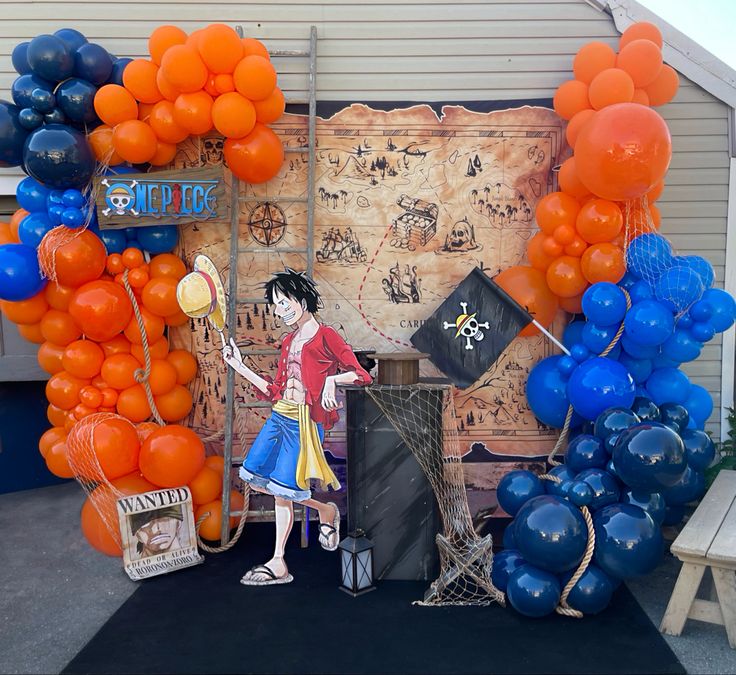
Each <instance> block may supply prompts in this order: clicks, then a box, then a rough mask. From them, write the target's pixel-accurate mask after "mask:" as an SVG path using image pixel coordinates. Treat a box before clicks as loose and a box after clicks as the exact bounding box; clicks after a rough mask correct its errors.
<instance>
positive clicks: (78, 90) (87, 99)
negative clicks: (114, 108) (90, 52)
mask: <svg viewBox="0 0 736 675" xmlns="http://www.w3.org/2000/svg"><path fill="white" fill-rule="evenodd" d="M96 93H97V87H95V85H93V84H91V83H90V82H87V80H82V79H80V78H78V77H71V78H69V79H68V80H66V81H64V82H62V83H61V84H60V85H59V88H58V89H57V90H56V100H57V103H58V106H59V108H61V110H62V111H63V112H64V114H65V115H66V116H67V117H68V118H69V119H70V120H72V122H87V123H89V122H94V121H95V120H96V119H97V113H96V112H95V105H94V102H95V94H96Z"/></svg>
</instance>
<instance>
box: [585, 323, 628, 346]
mask: <svg viewBox="0 0 736 675" xmlns="http://www.w3.org/2000/svg"><path fill="white" fill-rule="evenodd" d="M618 328H619V324H614V325H612V326H599V325H597V324H595V323H593V322H591V321H588V322H587V323H586V324H585V328H583V344H584V345H585V346H586V347H587V348H588V349H590V351H591V352H593V354H600V353H601V352H602V351H603V350H604V349H606V347H608V345H610V344H611V342H612V341H613V338H614V337H615V336H616V332H617V331H618Z"/></svg>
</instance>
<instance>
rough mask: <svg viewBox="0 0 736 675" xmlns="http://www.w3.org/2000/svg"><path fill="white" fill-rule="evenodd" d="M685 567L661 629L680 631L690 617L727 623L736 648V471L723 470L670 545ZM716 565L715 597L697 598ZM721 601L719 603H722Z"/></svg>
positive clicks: (729, 640) (678, 579) (673, 631)
mask: <svg viewBox="0 0 736 675" xmlns="http://www.w3.org/2000/svg"><path fill="white" fill-rule="evenodd" d="M670 550H671V551H672V553H673V555H675V556H677V558H678V559H679V560H681V561H682V569H681V570H680V575H679V576H678V577H677V583H676V584H675V588H674V590H673V591H672V597H671V598H670V602H669V604H668V605H667V610H666V611H665V613H664V617H663V618H662V624H661V625H660V627H659V630H660V631H661V632H662V633H666V634H667V635H680V633H682V629H683V628H684V626H685V622H686V621H687V620H688V619H695V620H696V621H707V622H708V623H715V624H719V625H721V626H725V628H726V633H727V634H728V642H729V644H730V645H731V647H732V648H736V471H726V470H723V471H721V472H720V473H719V474H718V476H717V477H716V479H715V481H714V482H713V485H712V486H711V487H710V489H709V490H708V492H707V494H706V495H705V497H703V500H702V501H701V502H700V505H699V506H698V508H697V509H696V510H695V513H694V514H693V516H692V518H690V520H689V521H688V522H687V525H685V527H684V528H683V530H682V532H680V534H679V536H678V537H677V539H675V541H674V543H673V544H672V547H671V549H670ZM706 568H710V571H711V573H712V575H713V583H714V586H715V598H711V599H710V600H701V599H699V598H696V595H697V592H698V588H699V587H700V582H701V581H702V579H703V575H704V573H705V570H706ZM716 599H717V601H716Z"/></svg>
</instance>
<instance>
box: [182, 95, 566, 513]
mask: <svg viewBox="0 0 736 675" xmlns="http://www.w3.org/2000/svg"><path fill="white" fill-rule="evenodd" d="M435 111H437V112H435ZM319 112H320V110H319V109H318V113H319ZM272 126H273V128H274V130H275V131H276V133H278V134H279V135H280V136H281V138H282V139H283V141H284V144H285V146H286V147H287V148H289V147H303V146H306V145H307V142H308V118H307V116H306V115H301V114H286V115H284V116H283V117H282V118H281V120H280V121H279V122H277V123H275V124H273V125H272ZM222 148H223V140H222V138H219V137H217V136H203V137H199V138H194V139H192V140H191V141H190V142H189V144H188V145H185V146H184V147H182V148H181V149H180V151H179V154H178V155H177V157H176V159H175V163H174V164H175V166H176V167H177V168H179V167H195V166H207V165H209V164H217V163H221V162H222ZM565 153H569V149H568V148H567V146H566V145H565V140H564V122H562V120H560V118H559V117H558V116H557V115H556V114H555V113H554V112H553V111H552V110H551V109H549V108H547V107H543V106H537V105H524V106H521V107H516V108H513V109H507V110H493V111H490V112H478V111H475V110H468V109H467V108H466V107H464V106H460V105H438V104H432V105H431V106H430V105H425V104H412V105H408V106H406V107H401V106H400V104H397V107H395V108H393V109H390V110H379V109H375V108H373V107H371V106H370V105H368V104H352V105H347V106H345V107H343V108H342V109H340V110H339V111H338V112H336V113H334V114H331V115H326V114H325V115H323V116H322V117H318V120H317V147H316V165H315V214H314V222H315V226H314V251H315V256H314V261H313V263H314V268H313V269H314V279H315V281H316V282H317V283H318V286H319V289H320V291H321V293H322V296H323V300H324V304H325V307H324V309H323V310H322V311H321V312H320V315H319V318H320V320H321V321H323V322H324V323H326V324H329V325H332V326H333V327H334V328H336V329H337V330H338V331H339V332H340V333H341V334H342V335H343V337H344V338H345V339H346V340H347V341H348V342H349V343H350V344H351V345H352V346H353V348H354V349H375V350H376V351H378V352H387V351H411V350H413V347H412V345H411V343H410V342H409V338H410V336H411V335H412V334H413V333H414V332H415V331H416V330H417V328H418V327H419V326H420V325H421V324H422V322H423V321H424V320H425V319H426V318H427V317H429V316H430V315H431V314H432V312H433V311H434V310H435V309H436V308H437V307H438V306H439V305H440V304H441V303H442V301H443V300H444V299H445V298H447V297H448V296H449V295H450V293H451V292H452V291H453V289H454V288H455V286H457V284H458V283H459V282H460V281H461V280H462V279H464V278H465V277H466V276H467V274H468V273H469V272H470V271H471V270H472V269H473V268H474V267H481V268H482V269H483V270H484V271H485V273H486V274H488V275H489V276H491V277H493V276H495V275H496V274H497V273H498V272H500V271H501V270H504V269H506V268H508V267H510V266H512V265H517V264H520V263H523V262H524V251H525V249H526V243H527V241H528V239H529V238H530V237H531V236H532V234H533V232H534V230H535V229H536V225H535V224H534V212H535V208H536V204H537V202H538V200H539V199H540V198H541V197H543V196H544V195H545V194H547V193H548V192H550V191H553V190H554V186H553V181H554V173H553V171H552V169H553V167H555V166H557V165H559V164H560V163H561V161H562V160H563V159H565V157H566V154H565ZM307 163H308V155H307V153H306V152H289V151H288V150H287V153H286V161H285V163H284V166H283V168H282V170H281V172H280V173H279V175H278V176H277V177H276V178H274V179H273V180H272V181H270V182H269V183H267V184H263V185H245V186H243V185H241V196H242V197H245V198H246V199H245V200H244V201H242V202H241V203H240V207H239V210H240V228H239V242H238V245H239V246H240V248H241V249H246V250H247V251H250V252H245V253H241V254H240V257H239V263H238V296H239V298H246V299H250V300H252V301H251V302H248V303H247V304H245V305H243V306H241V307H240V311H239V313H238V315H237V318H235V319H234V318H231V319H230V320H231V321H235V322H236V325H235V327H236V330H237V338H238V343H239V344H240V345H241V347H242V348H243V350H244V351H254V352H256V354H255V355H253V356H251V357H248V358H247V359H246V362H248V363H249V364H250V366H251V367H253V368H255V369H260V370H262V371H266V372H269V373H271V374H273V373H274V372H275V370H276V362H277V356H276V355H275V354H270V353H268V352H269V351H273V350H275V349H277V348H278V346H279V345H280V340H281V338H282V336H283V335H284V334H285V330H284V327H283V326H282V325H280V324H279V322H278V321H276V320H275V318H274V316H273V314H272V313H271V312H270V311H269V308H268V307H267V306H266V305H265V304H264V303H263V301H262V299H263V289H262V285H263V283H264V282H265V281H266V280H267V279H268V278H269V277H270V275H271V274H272V273H274V272H276V271H280V270H283V269H284V267H286V266H288V267H292V268H294V269H296V270H306V269H307V260H306V255H305V254H304V253H301V252H294V251H293V250H292V249H297V250H298V249H304V248H306V245H307V242H306V231H307V203H306V197H307ZM225 174H226V177H227V179H226V180H228V181H229V172H227V171H226V172H225ZM229 193H230V191H229V190H228V193H227V194H226V198H229ZM180 241H181V244H180V245H181V246H182V249H183V253H184V254H185V257H186V258H187V260H188V261H189V262H190V263H191V260H192V259H193V258H194V256H195V255H196V254H198V253H204V254H206V255H208V256H210V258H212V260H213V261H214V262H215V264H216V265H217V267H218V269H219V270H220V271H221V273H222V274H223V278H224V279H225V280H226V281H225V283H226V286H227V278H228V277H229V273H230V269H229V256H230V225H229V223H225V222H222V223H198V224H188V225H183V226H182V227H181V240H180ZM491 320H492V319H491ZM562 321H563V315H562V314H561V315H560V317H559V318H558V320H557V322H556V329H557V330H559V329H560V328H561V326H562V323H561V322H562ZM174 343H175V344H177V345H179V346H183V347H186V348H187V349H192V351H194V352H195V353H196V354H197V357H198V360H199V366H200V371H201V372H200V376H199V377H198V379H197V382H196V385H195V389H194V392H193V394H194V400H195V409H194V412H193V415H192V427H193V428H194V429H195V430H196V431H197V432H198V433H200V434H201V435H202V436H203V437H207V436H210V435H212V434H215V433H217V432H218V430H222V429H223V426H224V423H223V420H224V402H225V386H226V384H225V380H226V375H225V367H224V365H223V362H222V358H221V353H220V346H221V345H220V340H219V337H218V336H216V335H212V332H211V331H210V329H209V328H208V327H207V326H206V325H205V322H203V321H199V322H198V321H194V320H193V321H192V322H191V323H190V325H185V326H184V327H182V328H180V329H178V330H176V331H175V335H174ZM550 353H552V348H551V346H550V344H549V342H548V341H547V340H546V339H544V338H542V337H541V336H536V337H527V338H517V339H515V340H514V341H513V342H512V343H511V344H510V345H509V347H508V348H507V349H506V350H505V351H504V352H503V354H502V355H501V357H500V358H499V359H498V360H497V361H496V363H495V364H494V365H493V366H492V367H491V368H490V370H489V371H488V372H487V373H485V375H484V376H483V377H481V378H480V380H478V381H477V382H476V383H475V384H473V385H472V386H470V387H469V388H467V389H465V390H458V391H457V394H456V400H455V406H456V410H457V416H458V427H459V431H460V436H461V442H462V444H463V450H464V452H465V453H466V454H465V457H464V464H465V474H466V482H467V485H468V489H469V495H470V502H471V506H472V507H473V508H474V509H475V511H478V510H479V509H484V508H488V507H489V504H490V505H492V504H493V503H495V499H493V497H492V496H491V497H489V494H491V495H492V491H493V488H494V487H495V485H496V484H497V483H498V480H500V477H501V476H502V475H503V474H504V473H505V472H507V471H509V470H511V469H512V468H515V467H517V466H521V465H523V466H527V465H528V464H529V463H530V462H533V461H534V459H535V458H536V459H537V460H539V458H540V457H542V456H546V454H547V453H548V452H549V450H550V449H551V447H552V445H553V443H554V440H555V438H556V434H555V432H554V431H553V430H552V429H549V428H547V427H545V426H543V425H541V424H540V423H539V422H537V420H536V419H535V417H534V415H533V414H532V413H531V411H530V410H529V408H528V406H527V404H526V397H525V383H526V380H527V378H528V376H529V372H530V370H531V368H532V366H533V365H534V364H535V363H536V362H537V361H538V360H540V359H541V358H544V357H545V356H547V355H549V354H550ZM423 364H424V365H423V372H422V374H423V375H425V376H432V377H441V373H439V372H438V371H437V370H435V369H434V367H433V366H432V365H431V364H430V363H429V362H426V361H425V362H423ZM238 379H239V380H240V381H239V382H238V385H237V390H236V395H237V401H238V403H241V404H242V403H246V402H252V401H254V400H255V397H254V395H253V392H252V391H251V389H250V387H249V386H248V385H247V384H245V380H242V379H240V378H238ZM267 413H268V409H264V408H249V409H245V410H241V412H240V414H239V419H238V420H236V422H238V423H239V424H236V428H242V429H243V430H244V433H245V436H246V449H247V447H249V445H250V443H251V442H252V440H253V438H254V437H255V435H256V433H257V432H258V430H259V429H260V427H261V425H262V424H263V421H264V419H265V418H266V414H267ZM344 417H345V416H344V413H343V414H342V415H341V421H340V423H339V424H338V425H337V426H336V428H334V429H333V430H332V431H331V432H330V433H329V435H328V437H327V439H326V443H325V447H326V449H327V450H328V451H329V453H330V455H332V458H333V460H332V461H334V463H335V464H336V466H335V469H336V473H337V475H338V477H340V474H341V471H342V474H343V476H342V478H344V457H345V430H344V421H345V420H344ZM218 441H219V443H221V439H218ZM234 453H239V454H240V455H242V454H244V450H242V449H241V448H240V445H239V443H238V439H236V446H235V448H234ZM328 457H329V455H328ZM341 482H342V483H343V484H345V483H346V481H345V480H341ZM489 491H491V492H489ZM489 500H490V501H489ZM491 508H492V507H491Z"/></svg>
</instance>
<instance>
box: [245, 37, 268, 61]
mask: <svg viewBox="0 0 736 675" xmlns="http://www.w3.org/2000/svg"><path fill="white" fill-rule="evenodd" d="M240 41H241V42H242V43H243V56H252V55H254V54H255V55H256V56H262V57H263V58H264V59H269V60H270V59H271V56H270V54H269V53H268V49H266V45H264V44H263V43H262V42H261V41H260V40H256V38H251V37H246V38H241V39H240Z"/></svg>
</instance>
